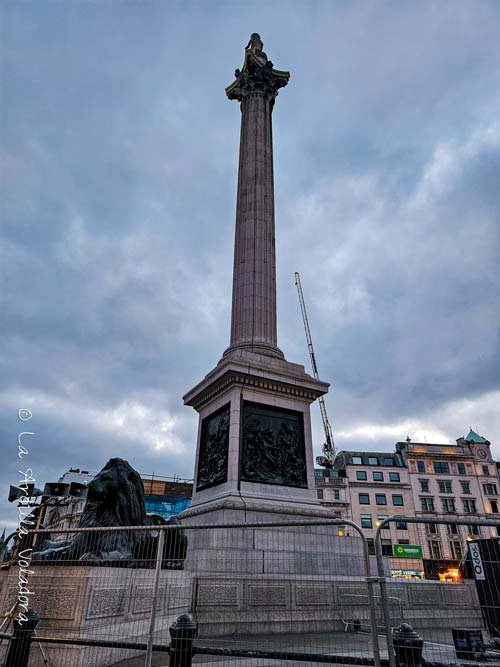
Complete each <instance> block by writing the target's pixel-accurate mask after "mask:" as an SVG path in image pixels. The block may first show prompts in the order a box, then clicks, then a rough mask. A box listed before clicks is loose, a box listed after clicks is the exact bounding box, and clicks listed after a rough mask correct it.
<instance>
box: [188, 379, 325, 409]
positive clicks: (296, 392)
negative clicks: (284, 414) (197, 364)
mask: <svg viewBox="0 0 500 667" xmlns="http://www.w3.org/2000/svg"><path fill="white" fill-rule="evenodd" d="M204 384H205V383H201V385H204ZM235 385H236V386H238V387H240V388H244V387H247V388H252V389H259V390H263V391H265V392H269V393H270V394H273V395H277V394H278V395H284V396H292V397H294V398H301V399H304V400H306V401H308V402H312V401H315V400H316V399H317V398H318V397H319V396H322V395H323V394H324V393H326V392H325V390H323V387H322V386H318V387H316V388H313V387H308V386H305V383H304V385H301V384H292V383H289V382H285V381H282V380H277V379H273V378H270V377H263V376H258V375H253V374H252V373H245V372H238V371H235V370H228V371H227V372H226V373H224V374H223V375H221V376H219V377H217V378H214V380H213V381H212V382H209V383H206V384H205V386H199V391H196V389H197V388H198V387H195V388H194V389H193V390H192V391H191V392H189V393H188V394H186V395H185V396H184V403H185V404H186V405H190V406H192V407H193V408H195V409H196V410H198V409H200V408H201V407H202V406H203V405H204V404H205V403H208V402H210V401H212V400H213V399H214V398H216V397H217V396H218V395H219V394H222V393H223V392H224V391H227V390H228V389H230V388H231V387H233V386H235ZM318 385H324V383H318Z"/></svg>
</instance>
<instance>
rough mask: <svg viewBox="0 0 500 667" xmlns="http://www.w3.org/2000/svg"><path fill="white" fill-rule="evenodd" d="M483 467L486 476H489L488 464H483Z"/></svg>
mask: <svg viewBox="0 0 500 667" xmlns="http://www.w3.org/2000/svg"><path fill="white" fill-rule="evenodd" d="M482 468H483V475H484V476H485V477H489V476H490V469H489V468H488V466H482Z"/></svg>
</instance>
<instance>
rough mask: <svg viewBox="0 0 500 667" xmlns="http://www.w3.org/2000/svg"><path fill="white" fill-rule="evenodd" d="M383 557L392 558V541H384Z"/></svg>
mask: <svg viewBox="0 0 500 667" xmlns="http://www.w3.org/2000/svg"><path fill="white" fill-rule="evenodd" d="M382 555H383V556H392V542H391V540H382Z"/></svg>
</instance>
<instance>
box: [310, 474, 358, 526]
mask: <svg viewBox="0 0 500 667" xmlns="http://www.w3.org/2000/svg"><path fill="white" fill-rule="evenodd" d="M314 482H315V486H316V495H317V497H318V500H319V502H320V503H321V504H322V505H323V506H324V507H327V508H329V509H330V510H331V516H332V518H333V519H348V518H350V515H349V500H348V495H347V484H346V480H345V479H344V478H343V477H340V476H339V474H338V471H337V470H335V468H315V469H314Z"/></svg>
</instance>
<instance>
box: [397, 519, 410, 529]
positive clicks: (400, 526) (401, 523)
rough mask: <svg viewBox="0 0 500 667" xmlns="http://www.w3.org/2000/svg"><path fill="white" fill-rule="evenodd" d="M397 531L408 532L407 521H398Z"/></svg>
mask: <svg viewBox="0 0 500 667" xmlns="http://www.w3.org/2000/svg"><path fill="white" fill-rule="evenodd" d="M396 530H408V524H407V523H406V521H396Z"/></svg>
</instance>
